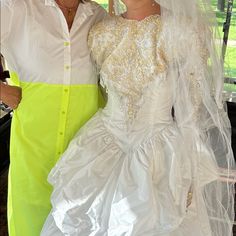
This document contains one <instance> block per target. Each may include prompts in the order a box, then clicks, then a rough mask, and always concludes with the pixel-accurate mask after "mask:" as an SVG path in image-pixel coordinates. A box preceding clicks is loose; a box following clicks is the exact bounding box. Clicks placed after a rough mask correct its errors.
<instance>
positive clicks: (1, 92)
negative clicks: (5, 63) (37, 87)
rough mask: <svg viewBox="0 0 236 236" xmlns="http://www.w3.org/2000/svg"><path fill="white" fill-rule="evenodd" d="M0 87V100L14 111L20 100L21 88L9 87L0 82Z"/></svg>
mask: <svg viewBox="0 0 236 236" xmlns="http://www.w3.org/2000/svg"><path fill="white" fill-rule="evenodd" d="M0 86H1V87H0V100H1V101H2V102H3V103H4V104H6V105H7V106H9V107H11V108H12V109H16V108H17V107H18V105H19V103H20V101H21V98H22V92H21V88H20V87H17V86H10V85H7V84H4V83H2V82H1V83H0Z"/></svg>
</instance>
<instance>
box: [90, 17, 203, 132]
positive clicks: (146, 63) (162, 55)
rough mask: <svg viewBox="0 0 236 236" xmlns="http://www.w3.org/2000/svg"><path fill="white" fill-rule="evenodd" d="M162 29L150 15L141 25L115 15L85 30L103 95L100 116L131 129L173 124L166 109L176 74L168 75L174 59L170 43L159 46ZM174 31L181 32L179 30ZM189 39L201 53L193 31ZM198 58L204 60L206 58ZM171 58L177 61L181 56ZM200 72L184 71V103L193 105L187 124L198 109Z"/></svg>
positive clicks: (172, 98) (140, 22)
mask: <svg viewBox="0 0 236 236" xmlns="http://www.w3.org/2000/svg"><path fill="white" fill-rule="evenodd" d="M164 28H165V29H168V27H164V26H163V25H162V21H161V17H160V16H159V15H151V16H149V17H147V18H145V19H144V20H141V21H136V20H127V19H124V18H123V17H122V16H116V17H109V18H107V19H106V20H104V21H102V22H100V23H99V24H97V25H96V26H94V27H93V28H92V30H91V31H90V34H89V39H88V43H89V47H90V48H91V54H92V58H93V60H94V61H95V64H96V66H97V71H98V73H99V74H100V82H101V85H102V86H103V87H105V88H106V90H107V92H108V103H107V106H106V108H105V110H104V111H106V112H107V113H110V114H109V115H110V119H111V120H112V121H113V122H114V121H116V120H119V121H121V120H122V121H124V122H123V123H122V122H121V123H122V125H123V126H124V125H125V126H126V127H128V126H129V127H131V126H134V125H137V124H142V125H143V124H144V123H145V124H146V123H149V122H150V123H151V125H153V123H156V122H157V123H158V122H159V123H163V122H164V123H165V122H167V123H169V122H171V121H172V120H173V117H172V115H171V109H172V107H174V102H175V101H174V100H175V98H174V96H175V90H176V88H175V87H174V86H176V84H177V82H176V81H177V80H178V78H177V77H178V75H174V76H173V75H171V76H169V74H170V73H169V67H170V64H171V63H172V62H173V61H174V59H171V57H170V56H169V55H167V54H168V52H167V51H168V50H166V46H168V47H169V49H171V50H175V49H174V48H171V47H172V46H173V45H174V44H173V43H172V44H173V45H172V44H171V42H169V43H167V42H164V35H165V33H166V31H165V30H164ZM179 30H180V32H181V30H182V29H179ZM188 37H189V38H188V40H189V41H190V42H192V43H196V45H198V44H199V46H198V47H199V50H201V51H202V52H204V50H203V47H202V46H201V45H200V40H199V38H198V34H197V32H194V31H191V32H189V36H188ZM171 40H174V39H171ZM183 42H184V40H183ZM202 55H203V56H202V58H206V54H205V53H202ZM176 56H177V57H181V52H179V53H177V54H176ZM201 73H202V72H201V71H200V70H198V71H197V72H196V70H195V69H194V68H193V70H190V71H187V72H186V79H185V80H186V84H189V88H188V89H189V91H190V93H189V94H190V98H189V99H187V100H191V102H192V105H193V109H192V113H193V116H194V117H192V118H191V120H194V119H197V118H198V117H197V116H198V109H199V107H200V104H201V94H200V89H199V84H200V82H199V81H200V80H201V76H202V74H201ZM170 77H172V78H170ZM173 81H174V83H173ZM187 100H186V101H187ZM144 119H145V120H144ZM124 123H126V124H124ZM143 127H144V128H145V126H143ZM122 129H124V127H122Z"/></svg>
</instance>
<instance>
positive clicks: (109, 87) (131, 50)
mask: <svg viewBox="0 0 236 236" xmlns="http://www.w3.org/2000/svg"><path fill="white" fill-rule="evenodd" d="M122 2H123V3H121V2H119V1H118V0H116V1H115V2H114V5H115V10H116V13H117V16H114V17H109V18H107V19H105V20H104V21H102V22H100V23H98V24H97V25H96V26H95V27H93V28H92V30H91V31H90V34H89V38H88V44H89V47H90V49H91V56H92V58H93V60H94V63H95V65H96V66H95V68H94V69H95V70H97V73H98V75H99V76H100V83H101V86H102V87H104V88H105V91H106V93H107V104H106V106H105V108H104V109H101V110H100V111H98V112H97V113H96V115H95V116H94V117H93V118H92V119H91V120H90V121H89V122H88V123H87V124H86V125H85V126H84V127H83V128H82V129H81V130H80V131H79V132H78V133H77V135H76V136H75V137H74V139H73V140H72V141H71V143H70V145H69V147H68V149H67V150H66V152H65V153H64V154H63V156H62V158H61V159H60V161H59V162H58V163H57V165H56V166H55V167H54V168H53V169H52V171H51V173H50V175H49V178H48V180H49V182H50V183H51V184H52V185H53V187H54V191H53V194H52V196H51V202H52V210H51V213H50V214H49V216H48V218H47V220H46V222H45V225H44V227H43V229H42V232H41V235H42V236H46V235H48V236H60V235H70V236H77V235H78V236H92V235H93V236H95V235H96V236H138V235H139V236H151V235H152V236H154V235H155V236H230V235H232V221H233V218H234V211H233V196H234V191H233V186H234V185H233V182H234V179H233V177H232V173H233V168H234V159H233V153H232V150H231V147H230V123H229V120H228V117H227V114H226V112H225V111H224V109H223V103H222V99H221V92H222V91H221V90H222V83H223V73H222V71H223V70H222V63H221V60H220V59H219V57H218V55H217V51H216V47H215V46H214V40H213V27H214V26H213V23H212V22H213V20H212V19H213V18H212V17H211V14H210V13H211V11H210V9H209V3H207V1H206V0H204V1H203V0H201V1H200V0H199V1H197V0H163V1H162V0H158V1H152V0H123V1H122Z"/></svg>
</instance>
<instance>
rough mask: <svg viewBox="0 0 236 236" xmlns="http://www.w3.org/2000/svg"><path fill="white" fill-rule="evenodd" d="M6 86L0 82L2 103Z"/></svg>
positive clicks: (0, 99)
mask: <svg viewBox="0 0 236 236" xmlns="http://www.w3.org/2000/svg"><path fill="white" fill-rule="evenodd" d="M7 86H8V85H6V84H4V83H3V82H2V81H0V101H2V102H3V103H4V101H5V99H6V87H7Z"/></svg>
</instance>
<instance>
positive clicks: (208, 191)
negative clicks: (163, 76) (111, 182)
mask: <svg viewBox="0 0 236 236" xmlns="http://www.w3.org/2000/svg"><path fill="white" fill-rule="evenodd" d="M156 2H157V3H158V4H160V6H161V16H160V17H161V22H162V33H161V35H159V43H161V44H162V47H163V49H164V52H165V56H166V60H167V61H168V77H169V78H170V79H171V80H172V85H173V86H171V88H170V89H173V94H174V106H173V109H174V119H175V121H176V124H177V126H178V127H179V129H180V131H181V134H182V135H183V137H184V138H185V140H186V142H185V143H184V144H183V145H185V146H186V147H185V148H186V149H189V154H190V155H189V158H190V159H191V163H192V168H191V184H190V187H191V188H192V191H193V195H194V192H195V193H196V192H197V193H198V194H195V202H196V205H197V204H198V203H199V204H200V203H202V202H204V205H205V206H206V209H207V214H208V216H209V222H210V225H211V230H212V235H213V236H230V235H232V224H233V221H234V183H235V161H234V157H233V153H232V149H231V126H230V122H229V119H228V116H227V113H226V110H225V106H224V102H223V101H222V89H223V82H224V74H223V62H222V59H221V55H220V51H221V50H219V49H220V47H219V46H220V45H219V40H216V39H217V38H219V37H217V33H218V32H217V30H216V28H217V27H216V18H215V15H214V12H213V11H212V8H211V4H210V1H209V0H156ZM114 9H115V13H116V14H121V13H122V12H124V11H125V6H124V4H123V3H122V2H121V1H119V0H115V1H114ZM150 109H151V105H150ZM206 163H210V164H209V165H206ZM206 166H208V167H209V166H212V168H206ZM171 171H175V170H170V173H171ZM171 178H173V177H172V176H171V174H170V182H175V180H174V179H172V180H171ZM170 188H171V186H170ZM173 192H175V193H176V191H174V190H173ZM176 194H177V195H178V193H176Z"/></svg>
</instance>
